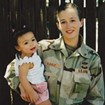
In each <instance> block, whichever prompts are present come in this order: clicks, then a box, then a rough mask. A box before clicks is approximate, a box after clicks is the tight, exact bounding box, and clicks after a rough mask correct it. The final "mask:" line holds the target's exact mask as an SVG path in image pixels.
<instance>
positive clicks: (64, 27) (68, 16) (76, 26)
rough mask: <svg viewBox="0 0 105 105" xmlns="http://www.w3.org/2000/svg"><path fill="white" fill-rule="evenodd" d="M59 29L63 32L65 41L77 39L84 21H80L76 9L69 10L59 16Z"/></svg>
mask: <svg viewBox="0 0 105 105" xmlns="http://www.w3.org/2000/svg"><path fill="white" fill-rule="evenodd" d="M57 19H58V23H57V27H58V29H59V30H60V31H61V33H62V35H63V37H64V39H67V40H68V39H70V40H72V39H77V38H78V35H79V30H80V27H82V21H80V20H79V17H78V13H77V10H76V9H74V8H70V7H69V8H67V9H66V10H63V11H61V12H60V13H59V14H58V16H57Z"/></svg>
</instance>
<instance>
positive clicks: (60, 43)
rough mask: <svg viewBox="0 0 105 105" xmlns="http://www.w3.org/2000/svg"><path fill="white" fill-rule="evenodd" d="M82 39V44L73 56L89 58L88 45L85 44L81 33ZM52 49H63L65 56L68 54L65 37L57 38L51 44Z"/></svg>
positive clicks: (80, 39)
mask: <svg viewBox="0 0 105 105" xmlns="http://www.w3.org/2000/svg"><path fill="white" fill-rule="evenodd" d="M79 41H80V46H79V47H78V48H77V49H76V50H75V51H74V53H73V54H72V56H80V55H81V56H83V57H85V58H88V50H87V45H85V44H84V42H83V37H82V36H81V35H80V38H79ZM49 47H50V48H51V49H54V50H58V51H61V52H62V53H63V54H64V55H65V56H68V53H67V50H66V47H65V44H64V40H63V37H62V36H61V37H59V38H58V39H56V40H55V41H54V42H53V43H52V44H51V45H50V46H49Z"/></svg>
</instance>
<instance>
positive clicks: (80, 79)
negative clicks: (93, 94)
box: [74, 72, 91, 98]
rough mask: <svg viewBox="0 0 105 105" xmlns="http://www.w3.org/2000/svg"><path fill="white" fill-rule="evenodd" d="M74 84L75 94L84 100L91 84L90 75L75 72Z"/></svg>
mask: <svg viewBox="0 0 105 105" xmlns="http://www.w3.org/2000/svg"><path fill="white" fill-rule="evenodd" d="M74 82H75V86H74V93H77V94H78V97H79V98H84V97H85V96H86V94H87V91H88V88H89V85H90V82H91V76H90V74H89V73H84V72H74Z"/></svg>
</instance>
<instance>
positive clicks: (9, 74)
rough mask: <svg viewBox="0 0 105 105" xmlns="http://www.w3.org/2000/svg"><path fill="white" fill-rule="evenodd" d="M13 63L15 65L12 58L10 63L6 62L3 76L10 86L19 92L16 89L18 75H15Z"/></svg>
mask: <svg viewBox="0 0 105 105" xmlns="http://www.w3.org/2000/svg"><path fill="white" fill-rule="evenodd" d="M14 65H15V60H13V61H12V62H11V63H10V64H8V66H7V69H6V72H5V75H4V78H5V79H6V80H7V82H8V85H9V86H10V88H12V89H13V90H14V91H16V92H17V93H19V91H18V85H19V78H18V76H16V75H15V67H14Z"/></svg>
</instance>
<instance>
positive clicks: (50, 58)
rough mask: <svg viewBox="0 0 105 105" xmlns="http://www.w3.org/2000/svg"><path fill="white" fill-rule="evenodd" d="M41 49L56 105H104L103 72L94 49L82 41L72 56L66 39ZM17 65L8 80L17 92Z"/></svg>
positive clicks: (10, 67) (49, 42)
mask: <svg viewBox="0 0 105 105" xmlns="http://www.w3.org/2000/svg"><path fill="white" fill-rule="evenodd" d="M39 45H40V47H39V48H40V49H39V55H40V56H41V58H42V60H43V63H44V65H45V77H46V80H47V81H48V86H49V92H50V100H51V102H52V104H53V105H103V103H104V82H103V71H102V67H101V62H100V57H99V55H98V54H97V53H96V52H95V51H94V50H93V49H91V48H90V47H88V46H87V45H85V44H84V43H83V42H82V41H81V45H80V47H79V48H78V49H76V50H75V51H74V52H73V53H72V54H70V55H68V52H67V49H66V47H65V44H64V41H63V38H62V37H60V38H58V39H56V40H42V41H40V42H39ZM14 62H15V61H13V62H12V63H10V65H8V70H7V72H6V75H5V77H6V79H7V81H8V83H9V85H10V86H11V88H12V89H14V90H16V88H17V85H18V83H19V81H18V77H16V76H14ZM11 72H12V74H11ZM83 102H86V103H87V104H86V103H83Z"/></svg>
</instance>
